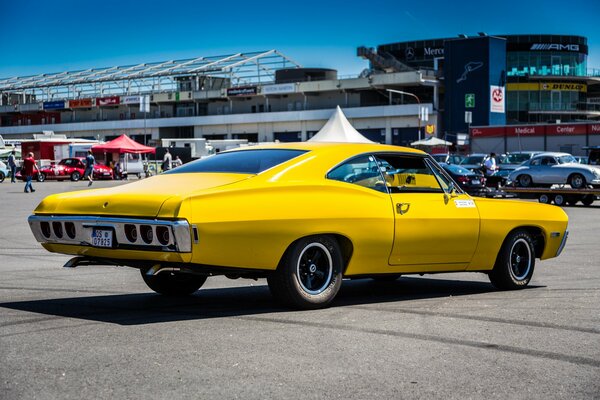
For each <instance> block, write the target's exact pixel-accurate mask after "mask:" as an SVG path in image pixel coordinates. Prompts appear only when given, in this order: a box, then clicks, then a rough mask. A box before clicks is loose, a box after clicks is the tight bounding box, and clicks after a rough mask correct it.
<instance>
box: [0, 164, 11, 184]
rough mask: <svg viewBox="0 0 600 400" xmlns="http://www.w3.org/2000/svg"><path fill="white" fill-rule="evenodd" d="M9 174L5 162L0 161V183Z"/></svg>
mask: <svg viewBox="0 0 600 400" xmlns="http://www.w3.org/2000/svg"><path fill="white" fill-rule="evenodd" d="M9 174H10V173H9V172H8V167H7V166H6V164H4V163H3V162H2V161H0V183H2V182H4V179H6V177H7V176H8V175H9Z"/></svg>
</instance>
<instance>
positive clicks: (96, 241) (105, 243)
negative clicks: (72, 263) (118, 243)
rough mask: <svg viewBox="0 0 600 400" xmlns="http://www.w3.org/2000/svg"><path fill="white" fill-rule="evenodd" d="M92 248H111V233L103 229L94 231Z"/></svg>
mask: <svg viewBox="0 0 600 400" xmlns="http://www.w3.org/2000/svg"><path fill="white" fill-rule="evenodd" d="M92 246H94V247H112V231H110V230H104V229H94V231H93V233H92Z"/></svg>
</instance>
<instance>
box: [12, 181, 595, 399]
mask: <svg viewBox="0 0 600 400" xmlns="http://www.w3.org/2000/svg"><path fill="white" fill-rule="evenodd" d="M118 184H122V183H121V182H95V183H94V185H93V186H92V188H96V187H105V186H113V185H118ZM34 188H35V189H36V192H35V193H31V194H25V193H23V184H21V183H18V184H11V183H10V182H9V180H5V181H4V183H2V184H0V205H1V207H2V208H1V209H2V218H1V223H0V399H4V400H8V399H81V398H88V399H154V398H156V399H165V398H174V399H179V398H182V399H221V398H223V399H265V398H277V399H284V398H285V399H336V398H340V399H400V398H427V399H430V398H443V399H448V398H460V399H464V398H485V399H515V398H519V399H522V398H535V399H564V398H569V399H590V398H600V261H599V260H600V246H599V245H598V243H599V241H598V240H599V239H598V238H599V237H600V235H599V233H598V232H599V231H598V227H599V226H600V202H598V203H597V204H598V206H593V207H583V206H579V207H567V208H565V210H566V211H567V213H568V214H569V217H570V223H569V230H570V237H569V242H568V243H567V247H566V249H565V250H564V252H563V254H562V255H561V256H560V257H559V258H555V259H551V260H547V261H542V262H539V261H538V263H537V265H536V271H535V273H534V276H533V281H532V283H531V285H530V287H529V288H527V289H524V290H520V291H508V292H501V291H496V290H494V288H493V287H492V286H491V285H490V284H489V281H488V279H487V276H485V275H483V274H476V273H471V274H468V273H460V274H439V275H428V276H423V277H420V276H406V277H402V278H401V279H400V280H398V281H396V282H388V283H378V282H374V281H371V280H354V281H344V284H343V287H342V290H341V292H340V294H339V295H338V297H337V299H336V301H335V302H334V303H333V305H332V306H331V307H330V308H327V309H324V310H318V311H302V312H300V311H289V310H287V309H285V308H282V307H281V306H279V305H278V304H277V303H275V302H274V300H273V299H272V297H271V295H270V293H269V291H268V288H267V286H266V282H265V281H260V280H259V281H249V280H228V279H226V278H221V277H216V278H210V279H209V280H208V281H207V284H206V285H205V286H204V287H203V288H202V289H201V290H200V291H198V292H197V293H196V294H195V295H194V296H191V297H188V298H179V299H173V298H166V297H163V296H160V295H157V294H155V293H153V292H151V291H150V290H149V289H148V288H147V287H146V285H145V284H144V283H143V281H142V279H141V277H140V275H139V272H138V271H137V270H135V269H131V268H122V267H108V266H87V267H85V266H84V267H79V268H77V269H74V270H66V269H63V268H62V265H63V264H64V263H65V262H66V261H67V260H68V259H69V257H68V256H62V255H56V254H51V253H48V252H46V251H45V250H44V249H43V248H42V247H41V246H40V245H39V244H38V243H37V242H36V241H35V239H34V238H33V236H32V234H31V232H30V230H29V227H28V225H27V221H26V219H27V216H28V215H30V214H31V212H32V210H33V209H34V208H35V206H36V205H37V204H38V203H39V202H40V201H41V200H42V199H43V198H44V197H45V196H47V195H49V194H51V193H57V192H62V191H69V190H87V189H88V187H87V183H86V182H44V183H42V184H40V183H37V184H36V183H34Z"/></svg>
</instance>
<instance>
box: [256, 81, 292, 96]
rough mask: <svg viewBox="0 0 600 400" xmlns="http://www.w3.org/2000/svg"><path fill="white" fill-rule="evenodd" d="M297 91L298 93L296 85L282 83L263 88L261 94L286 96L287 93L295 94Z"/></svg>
mask: <svg viewBox="0 0 600 400" xmlns="http://www.w3.org/2000/svg"><path fill="white" fill-rule="evenodd" d="M295 91H296V84H295V83H280V84H277V85H267V86H263V87H262V90H261V93H262V94H285V93H294V92H295Z"/></svg>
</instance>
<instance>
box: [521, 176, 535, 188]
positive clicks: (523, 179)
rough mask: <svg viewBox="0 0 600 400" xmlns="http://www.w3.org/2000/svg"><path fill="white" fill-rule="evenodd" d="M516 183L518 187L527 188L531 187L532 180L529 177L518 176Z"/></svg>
mask: <svg viewBox="0 0 600 400" xmlns="http://www.w3.org/2000/svg"><path fill="white" fill-rule="evenodd" d="M517 182H519V186H521V187H529V186H531V185H532V183H533V180H532V179H531V176H529V175H519V177H518V178H517Z"/></svg>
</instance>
